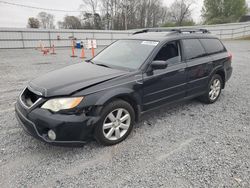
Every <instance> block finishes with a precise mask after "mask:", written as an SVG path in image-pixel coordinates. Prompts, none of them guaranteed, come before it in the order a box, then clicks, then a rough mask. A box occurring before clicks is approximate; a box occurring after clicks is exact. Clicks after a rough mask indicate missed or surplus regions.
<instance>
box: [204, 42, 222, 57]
mask: <svg viewBox="0 0 250 188" xmlns="http://www.w3.org/2000/svg"><path fill="white" fill-rule="evenodd" d="M200 41H201V43H202V45H203V46H204V48H205V50H206V51H207V53H208V54H214V53H219V52H223V51H225V48H224V46H223V45H222V43H221V41H219V40H218V39H200Z"/></svg>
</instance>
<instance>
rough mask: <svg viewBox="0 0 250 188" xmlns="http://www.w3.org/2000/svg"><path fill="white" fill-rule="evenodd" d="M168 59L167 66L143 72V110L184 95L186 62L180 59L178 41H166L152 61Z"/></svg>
mask: <svg viewBox="0 0 250 188" xmlns="http://www.w3.org/2000/svg"><path fill="white" fill-rule="evenodd" d="M156 60H159V61H168V62H169V63H168V67H167V68H166V69H161V70H150V68H149V70H148V71H146V72H145V73H144V74H143V111H147V110H149V109H151V108H155V107H158V106H160V105H162V104H164V103H168V102H172V101H175V100H178V99H181V98H184V97H185V95H186V63H185V62H184V61H182V57H181V50H180V43H179V41H172V42H168V43H166V44H165V45H164V46H163V47H162V48H161V49H160V51H159V53H158V54H157V55H156V57H155V58H154V61H156Z"/></svg>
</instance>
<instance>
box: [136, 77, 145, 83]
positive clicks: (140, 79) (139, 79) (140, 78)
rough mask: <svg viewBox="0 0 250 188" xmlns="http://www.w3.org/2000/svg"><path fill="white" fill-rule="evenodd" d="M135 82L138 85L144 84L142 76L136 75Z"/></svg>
mask: <svg viewBox="0 0 250 188" xmlns="http://www.w3.org/2000/svg"><path fill="white" fill-rule="evenodd" d="M135 82H136V83H137V84H143V80H142V75H136V76H135Z"/></svg>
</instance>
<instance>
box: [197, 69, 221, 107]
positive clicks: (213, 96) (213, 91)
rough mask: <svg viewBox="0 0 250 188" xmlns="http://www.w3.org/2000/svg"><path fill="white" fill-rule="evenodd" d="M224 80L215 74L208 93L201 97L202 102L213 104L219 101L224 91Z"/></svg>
mask: <svg viewBox="0 0 250 188" xmlns="http://www.w3.org/2000/svg"><path fill="white" fill-rule="evenodd" d="M222 84H223V82H222V78H221V76H220V75H218V74H215V75H214V76H213V77H212V79H211V80H210V82H209V84H208V88H207V92H206V93H205V94H204V95H203V96H201V97H200V100H201V101H202V102H204V103H206V104H212V103H214V102H216V101H217V100H218V98H219V97H220V94H221V90H222Z"/></svg>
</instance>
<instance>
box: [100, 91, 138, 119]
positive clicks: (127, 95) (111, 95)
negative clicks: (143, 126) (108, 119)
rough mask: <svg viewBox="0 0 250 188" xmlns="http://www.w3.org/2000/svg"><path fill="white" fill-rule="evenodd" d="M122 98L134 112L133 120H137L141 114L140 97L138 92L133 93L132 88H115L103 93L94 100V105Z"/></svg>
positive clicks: (101, 104)
mask: <svg viewBox="0 0 250 188" xmlns="http://www.w3.org/2000/svg"><path fill="white" fill-rule="evenodd" d="M119 99H120V100H124V101H126V102H127V103H129V104H130V105H131V106H132V108H133V109H134V112H135V120H136V121H137V122H138V121H139V119H140V114H141V107H140V106H141V105H140V104H141V98H140V97H139V95H138V94H136V93H134V91H133V90H132V89H127V88H124V89H117V90H112V91H110V92H107V93H106V94H104V95H103V96H102V97H101V98H99V100H98V101H97V102H96V106H105V105H106V104H108V103H110V102H111V101H114V100H119Z"/></svg>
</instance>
